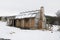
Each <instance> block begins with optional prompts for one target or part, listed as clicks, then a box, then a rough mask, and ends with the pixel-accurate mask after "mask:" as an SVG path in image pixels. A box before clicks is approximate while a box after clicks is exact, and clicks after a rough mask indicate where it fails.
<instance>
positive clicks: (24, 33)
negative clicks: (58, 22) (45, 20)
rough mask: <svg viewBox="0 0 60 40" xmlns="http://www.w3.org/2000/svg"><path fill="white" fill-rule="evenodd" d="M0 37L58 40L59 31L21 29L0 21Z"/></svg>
mask: <svg viewBox="0 0 60 40" xmlns="http://www.w3.org/2000/svg"><path fill="white" fill-rule="evenodd" d="M0 38H4V39H11V40H60V32H59V31H54V32H53V33H51V31H42V30H23V29H19V28H15V27H9V26H6V22H1V21H0Z"/></svg>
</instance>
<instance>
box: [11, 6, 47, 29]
mask: <svg viewBox="0 0 60 40" xmlns="http://www.w3.org/2000/svg"><path fill="white" fill-rule="evenodd" d="M11 20H12V21H13V20H14V22H13V23H12V24H13V25H14V24H15V25H14V26H16V27H19V28H38V29H42V28H45V27H46V26H45V25H46V18H45V16H44V7H41V8H40V10H32V11H27V12H21V13H20V14H19V15H17V16H16V17H15V19H11Z"/></svg>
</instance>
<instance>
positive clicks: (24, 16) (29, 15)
mask: <svg viewBox="0 0 60 40" xmlns="http://www.w3.org/2000/svg"><path fill="white" fill-rule="evenodd" d="M37 13H38V11H36V12H24V13H20V14H19V15H17V16H16V17H15V18H19V19H21V18H31V17H35V16H36V14H37Z"/></svg>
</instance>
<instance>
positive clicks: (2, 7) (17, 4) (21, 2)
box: [0, 0, 60, 16]
mask: <svg viewBox="0 0 60 40" xmlns="http://www.w3.org/2000/svg"><path fill="white" fill-rule="evenodd" d="M41 6H44V8H45V9H44V10H45V14H47V15H52V16H53V15H55V13H56V12H57V10H60V0H0V16H3V15H13V14H19V13H20V12H23V11H28V10H36V9H37V10H38V9H40V7H41Z"/></svg>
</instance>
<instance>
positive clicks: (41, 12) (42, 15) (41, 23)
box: [38, 6, 44, 29]
mask: <svg viewBox="0 0 60 40" xmlns="http://www.w3.org/2000/svg"><path fill="white" fill-rule="evenodd" d="M43 18H44V7H43V6H42V7H41V8H40V21H39V27H38V28H39V29H42V28H43V23H44V22H43V21H44V19H43Z"/></svg>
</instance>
